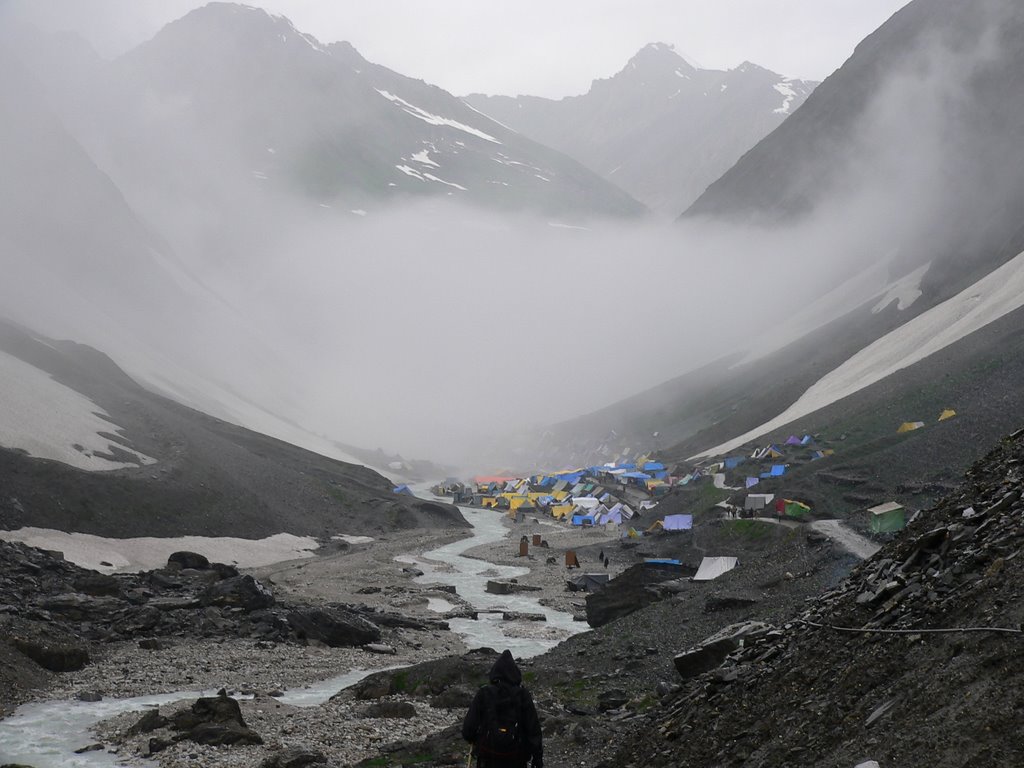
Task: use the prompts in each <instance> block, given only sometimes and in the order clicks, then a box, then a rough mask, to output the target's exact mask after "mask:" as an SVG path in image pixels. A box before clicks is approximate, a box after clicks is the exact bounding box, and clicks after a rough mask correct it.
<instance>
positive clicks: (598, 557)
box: [597, 549, 604, 560]
mask: <svg viewBox="0 0 1024 768" xmlns="http://www.w3.org/2000/svg"><path fill="white" fill-rule="evenodd" d="M597 559H598V560H604V550H603V549H602V550H601V551H600V552H599V553H598V555H597Z"/></svg>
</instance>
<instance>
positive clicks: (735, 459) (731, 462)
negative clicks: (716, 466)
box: [725, 456, 747, 469]
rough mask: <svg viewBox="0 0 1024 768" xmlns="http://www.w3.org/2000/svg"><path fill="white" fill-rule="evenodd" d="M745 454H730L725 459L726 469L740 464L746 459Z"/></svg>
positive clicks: (734, 467)
mask: <svg viewBox="0 0 1024 768" xmlns="http://www.w3.org/2000/svg"><path fill="white" fill-rule="evenodd" d="M746 459H747V457H746V456H730V457H729V458H727V459H726V460H725V468H726V469H736V467H738V466H739V465H740V464H742V463H743V462H744V461H746Z"/></svg>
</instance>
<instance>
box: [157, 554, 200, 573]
mask: <svg viewBox="0 0 1024 768" xmlns="http://www.w3.org/2000/svg"><path fill="white" fill-rule="evenodd" d="M167 567H168V569H170V570H179V571H180V570H184V569H186V568H192V569H195V570H197V571H205V570H206V569H207V568H209V567H210V561H209V559H208V558H207V557H206V556H205V555H200V554H199V553H198V552H174V553H172V554H171V556H170V557H168V558H167Z"/></svg>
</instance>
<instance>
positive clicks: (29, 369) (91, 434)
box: [0, 352, 156, 471]
mask: <svg viewBox="0 0 1024 768" xmlns="http://www.w3.org/2000/svg"><path fill="white" fill-rule="evenodd" d="M0 403H2V404H3V405H2V407H0V445H3V446H4V447H7V448H15V449H20V450H24V451H27V452H28V453H29V454H30V455H32V456H36V457H38V458H40V459H54V460H56V461H60V462H63V463H65V464H70V465H71V466H73V467H78V468H79V469H87V470H94V471H95V470H110V469H122V468H124V467H134V466H139V465H140V464H153V463H155V462H156V459H153V458H150V457H149V456H145V455H143V454H141V453H139V452H138V451H134V450H131V449H130V448H128V447H127V446H126V445H124V444H122V443H121V442H119V441H115V440H111V439H110V438H109V437H103V436H102V435H101V434H100V433H101V432H102V433H106V434H108V435H113V434H118V433H119V431H120V430H119V429H118V427H117V425H115V424H114V423H112V422H111V421H110V420H109V418H108V415H107V414H106V413H105V412H104V411H103V410H102V409H101V408H100V407H99V406H97V405H96V403H94V402H93V401H92V400H90V399H89V398H87V397H85V396H84V395H81V394H79V393H78V392H75V391H74V390H73V389H70V388H69V387H66V386H64V385H63V384H61V383H59V382H57V381H54V379H52V378H51V377H50V376H49V375H48V374H46V373H44V372H43V371H41V370H39V369H38V368H36V367H35V366H32V365H29V364H28V363H26V362H23V361H22V360H19V359H18V358H16V357H14V356H12V355H9V354H7V353H6V352H0ZM111 448H117V449H118V450H120V451H126V452H128V453H130V454H132V455H133V456H136V457H138V462H137V463H127V462H122V461H117V460H116V459H114V458H113V456H111V457H110V458H104V457H103V456H102V455H97V454H108V455H109V454H110V453H111Z"/></svg>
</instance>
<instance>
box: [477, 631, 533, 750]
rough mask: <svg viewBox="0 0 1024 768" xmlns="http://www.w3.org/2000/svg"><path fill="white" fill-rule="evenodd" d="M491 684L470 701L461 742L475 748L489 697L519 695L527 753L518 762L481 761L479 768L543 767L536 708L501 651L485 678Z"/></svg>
mask: <svg viewBox="0 0 1024 768" xmlns="http://www.w3.org/2000/svg"><path fill="white" fill-rule="evenodd" d="M487 677H488V679H489V680H490V681H491V682H490V683H489V684H488V685H485V686H483V687H482V688H480V690H479V691H477V693H476V697H475V698H474V699H473V703H472V704H471V705H470V707H469V711H468V712H467V713H466V718H465V720H463V721H462V738H464V739H465V740H466V741H468V742H470V743H471V744H474V752H475V751H476V749H475V744H476V741H477V738H478V736H479V734H480V731H481V729H482V727H483V725H484V718H485V717H486V712H487V701H488V700H489V699H490V698H491V697H497V696H509V695H515V694H516V693H518V694H519V698H520V701H521V703H522V713H521V720H520V724H521V726H522V728H523V734H524V737H525V741H526V746H527V749H528V751H527V752H525V753H524V754H523V755H522V757H521V758H520V759H516V760H503V761H496V760H494V759H486V758H483V757H481V762H480V765H481V768H488V766H493V768H506V767H507V768H522V767H523V766H525V765H526V764H527V762H528V761H532V763H531V764H532V766H533V768H543V766H544V745H543V738H542V735H541V730H540V719H539V718H538V717H537V708H536V707H535V706H534V703H533V697H532V696H531V695H530V692H529V691H528V690H526V689H525V688H523V687H522V682H523V675H522V672H520V671H519V667H518V666H516V660H515V659H514V658H512V654H511V653H510V652H509V651H508V650H505V651H502V654H501V656H499V657H498V660H497V661H496V662H494V666H493V667H491V671H490V672H489V673H488V675H487Z"/></svg>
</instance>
